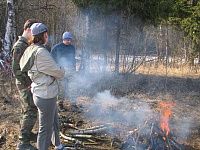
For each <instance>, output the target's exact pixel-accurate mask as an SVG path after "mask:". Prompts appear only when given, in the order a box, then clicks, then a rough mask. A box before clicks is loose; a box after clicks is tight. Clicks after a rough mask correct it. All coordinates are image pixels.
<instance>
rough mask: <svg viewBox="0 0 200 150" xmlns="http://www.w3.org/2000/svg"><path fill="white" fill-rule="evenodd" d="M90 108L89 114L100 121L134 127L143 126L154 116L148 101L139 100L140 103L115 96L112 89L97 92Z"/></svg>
mask: <svg viewBox="0 0 200 150" xmlns="http://www.w3.org/2000/svg"><path fill="white" fill-rule="evenodd" d="M136 101H137V100H136ZM130 106H131V107H130ZM132 106H133V107H132ZM88 109H89V110H90V113H89V114H88V116H90V117H93V118H97V120H99V122H100V123H105V122H107V123H121V124H124V125H125V126H126V125H131V126H134V127H140V126H142V125H143V124H144V123H145V121H146V120H147V119H148V118H150V117H152V116H153V112H152V111H151V109H150V106H149V105H148V104H147V103H145V102H139V105H138V104H136V103H134V102H133V101H131V100H130V99H127V98H117V97H114V96H112V95H111V93H110V91H104V92H100V93H97V94H96V96H95V97H94V101H93V102H92V103H90V104H89V105H88Z"/></svg>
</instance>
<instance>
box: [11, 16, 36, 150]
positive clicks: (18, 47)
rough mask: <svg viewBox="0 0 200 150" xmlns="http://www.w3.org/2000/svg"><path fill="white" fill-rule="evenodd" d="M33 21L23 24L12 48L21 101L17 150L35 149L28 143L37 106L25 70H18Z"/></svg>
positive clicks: (14, 72) (32, 136) (32, 134)
mask: <svg viewBox="0 0 200 150" xmlns="http://www.w3.org/2000/svg"><path fill="white" fill-rule="evenodd" d="M33 23H35V22H34V21H32V20H31V19H29V20H27V21H26V22H25V24H24V32H23V34H22V36H19V39H18V41H17V42H16V43H15V45H14V46H13V48H12V70H13V74H14V76H15V78H16V85H17V88H18V91H19V93H20V97H21V98H20V102H21V106H22V109H21V113H22V120H21V121H20V126H21V129H20V134H19V142H18V145H17V150H24V149H30V150H35V149H36V148H35V147H33V146H32V145H31V144H30V141H32V140H34V138H36V137H37V135H35V134H34V133H32V129H33V127H34V124H35V123H36V121H37V107H36V106H35V104H34V102H33V98H32V93H31V90H30V88H31V80H30V78H29V77H28V75H27V72H21V70H20V65H19V62H20V59H21V57H22V55H23V53H24V51H25V49H26V48H27V47H28V46H29V42H28V40H30V38H31V36H32V35H31V30H30V27H31V25H32V24H33Z"/></svg>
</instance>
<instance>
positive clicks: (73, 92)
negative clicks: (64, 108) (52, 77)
mask: <svg viewBox="0 0 200 150" xmlns="http://www.w3.org/2000/svg"><path fill="white" fill-rule="evenodd" d="M58 85H59V94H58V102H63V101H64V100H65V98H67V99H68V100H69V102H70V103H76V99H77V84H76V71H75V70H74V69H73V68H66V69H65V77H64V78H62V79H60V80H58Z"/></svg>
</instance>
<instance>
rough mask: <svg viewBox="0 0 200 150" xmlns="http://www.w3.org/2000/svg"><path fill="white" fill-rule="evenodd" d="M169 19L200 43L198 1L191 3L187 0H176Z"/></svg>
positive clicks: (199, 6) (199, 7)
mask: <svg viewBox="0 0 200 150" xmlns="http://www.w3.org/2000/svg"><path fill="white" fill-rule="evenodd" d="M169 20H170V22H172V23H173V24H175V25H176V26H178V27H180V28H181V29H183V30H184V31H185V32H186V33H187V34H188V37H190V38H192V40H194V41H195V43H196V44H200V2H198V3H197V4H195V5H193V4H192V3H191V2H190V1H188V0H178V1H177V2H176V4H175V5H174V12H173V13H172V14H171V17H170V19H169Z"/></svg>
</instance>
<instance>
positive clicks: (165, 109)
mask: <svg viewBox="0 0 200 150" xmlns="http://www.w3.org/2000/svg"><path fill="white" fill-rule="evenodd" d="M158 106H160V107H161V109H162V110H161V116H160V128H161V129H162V130H163V132H164V133H166V136H168V134H169V131H170V129H169V117H170V115H171V107H172V102H161V103H159V104H158ZM164 140H165V139H164Z"/></svg>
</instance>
